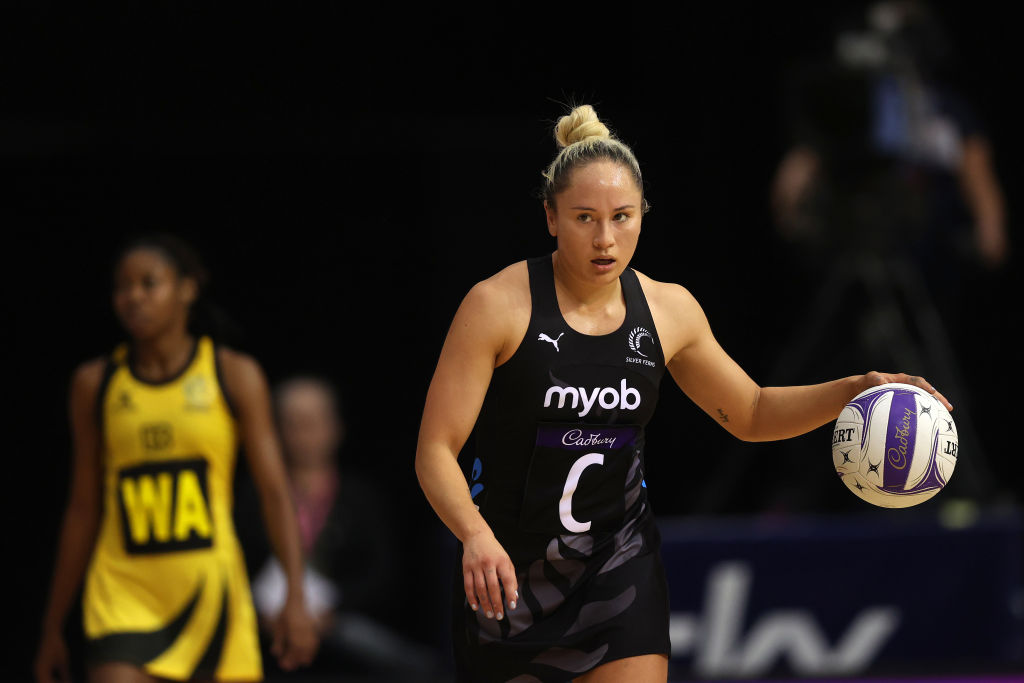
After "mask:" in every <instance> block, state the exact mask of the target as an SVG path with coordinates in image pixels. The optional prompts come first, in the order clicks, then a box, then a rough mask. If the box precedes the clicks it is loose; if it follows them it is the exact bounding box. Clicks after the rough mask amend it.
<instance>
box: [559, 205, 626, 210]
mask: <svg viewBox="0 0 1024 683" xmlns="http://www.w3.org/2000/svg"><path fill="white" fill-rule="evenodd" d="M569 208H570V209H574V210H577V209H578V210H581V211H597V209H592V208H590V207H589V206H571V207H569ZM635 208H636V205H634V204H623V205H622V206H617V207H615V208H614V209H612V211H622V210H623V209H635Z"/></svg>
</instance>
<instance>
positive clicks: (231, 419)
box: [35, 235, 317, 683]
mask: <svg viewBox="0 0 1024 683" xmlns="http://www.w3.org/2000/svg"><path fill="white" fill-rule="evenodd" d="M204 281H205V271H204V270H203V269H202V267H201V265H200V264H199V262H198V259H197V258H196V257H195V255H194V253H193V252H192V251H191V250H190V249H189V248H188V247H187V246H186V245H184V244H183V243H181V242H180V241H179V240H177V239H176V238H174V237H172V236H167V235H155V236H151V237H146V238H142V239H139V240H137V241H135V242H132V243H131V244H130V245H129V246H128V247H127V248H125V249H124V251H123V252H121V254H120V257H119V259H118V261H117V265H116V268H115V273H114V293H113V303H114V310H115V312H116V313H117V317H118V318H119V319H120V322H121V324H122V325H123V326H124V328H125V330H126V331H127V333H128V335H129V337H130V341H129V342H128V343H126V344H123V345H121V346H119V347H118V348H117V349H116V350H115V351H114V353H113V354H112V355H111V356H110V357H109V358H99V359H96V360H92V361H89V362H86V363H84V364H83V365H81V366H80V367H79V368H78V369H77V370H76V371H75V373H74V375H73V377H72V380H71V399H70V414H71V428H72V436H73V442H74V448H73V461H72V478H71V482H72V484H71V492H70V498H69V501H68V507H67V512H66V513H65V516H64V523H63V528H62V530H61V535H60V541H59V546H58V550H57V566H56V570H55V572H54V577H53V582H52V585H51V590H50V597H49V602H48V605H47V609H46V612H45V616H44V622H43V632H42V638H41V641H40V646H39V650H38V653H37V656H36V664H35V671H36V676H37V678H38V680H39V681H41V682H49V681H54V680H69V678H68V669H69V667H68V655H67V648H66V646H65V643H64V639H63V637H62V635H61V633H62V626H63V622H64V619H65V617H66V615H67V612H68V609H69V607H70V603H71V601H72V599H73V596H74V595H75V593H76V591H77V589H78V586H79V584H80V581H81V580H82V576H83V573H84V574H85V590H84V597H83V614H84V627H85V638H86V643H85V647H86V668H87V670H88V676H89V680H91V681H95V682H98V683H121V682H125V683H129V682H131V683H135V682H143V681H154V680H157V679H171V680H232V681H235V680H237V681H249V680H260V679H261V678H262V675H263V674H262V666H261V661H260V651H259V643H258V640H257V630H256V618H255V613H254V610H253V606H252V599H251V595H250V592H249V582H248V578H247V577H246V573H245V565H244V562H243V558H242V554H241V548H240V546H239V544H238V541H237V539H236V536H235V532H234V528H233V523H232V517H231V505H232V502H231V494H232V477H233V473H234V465H235V452H236V449H237V446H238V445H239V444H242V445H244V450H245V453H246V456H247V460H248V464H249V467H250V470H251V472H252V476H253V478H254V479H255V482H256V484H257V487H258V489H259V491H260V497H261V502H262V508H263V516H264V519H265V521H266V524H267V529H268V532H269V536H270V539H271V542H272V543H273V545H274V548H275V550H276V553H277V555H278V557H279V558H280V560H281V564H282V565H283V566H284V568H285V570H286V572H287V575H288V579H289V588H290V590H289V594H288V599H287V602H286V604H285V606H284V609H283V610H282V611H281V614H280V616H279V618H278V621H277V625H276V630H275V633H274V642H273V646H272V651H273V652H274V653H275V654H276V655H277V657H278V658H279V660H280V664H281V666H282V667H283V668H285V669H290V668H294V667H296V666H299V665H302V664H305V663H307V662H308V661H309V660H310V659H311V658H312V656H313V654H314V652H315V650H316V646H317V636H316V631H315V628H314V626H313V622H312V620H311V618H310V617H309V615H308V614H307V612H306V608H305V605H304V601H303V595H302V557H301V550H300V545H299V536H298V526H297V524H296V520H295V513H294V509H293V506H292V502H291V498H290V494H289V489H288V484H287V480H286V477H285V473H284V467H283V464H282V460H281V455H280V452H279V447H278V442H277V438H276V436H275V434H274V430H273V426H272V425H273V422H272V420H271V413H270V400H269V393H268V390H267V383H266V381H265V379H264V376H263V372H262V370H261V369H260V366H259V365H258V364H257V363H256V361H255V360H253V359H252V358H250V357H249V356H246V355H244V354H241V353H238V352H236V351H232V350H231V349H228V348H224V347H222V346H218V345H215V344H214V343H213V341H212V340H211V338H210V337H208V336H196V335H194V334H192V333H191V332H190V330H189V320H190V311H191V310H192V308H193V305H194V304H195V303H196V301H197V299H198V297H199V295H200V290H201V288H202V286H203V284H204Z"/></svg>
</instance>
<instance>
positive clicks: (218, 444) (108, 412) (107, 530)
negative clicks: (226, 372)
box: [83, 337, 262, 680]
mask: <svg viewBox="0 0 1024 683" xmlns="http://www.w3.org/2000/svg"><path fill="white" fill-rule="evenodd" d="M98 401H99V404H98V411H99V419H100V423H101V424H100V426H101V434H102V437H101V438H102V459H103V471H104V472H103V502H104V506H103V517H102V520H101V522H100V529H99V535H98V538H97V542H96V547H95V551H94V552H93V555H92V559H91V562H90V565H89V570H88V574H87V577H86V581H85V592H84V598H83V612H84V619H85V634H86V636H87V638H88V657H89V658H90V659H91V660H92V661H94V662H102V661H111V660H116V661H126V662H130V663H133V664H136V665H138V666H140V667H142V668H144V669H145V670H146V671H147V672H149V673H151V674H153V675H155V676H160V677H166V678H170V679H176V680H184V679H188V678H191V677H193V676H198V675H203V676H216V677H217V678H230V679H232V680H234V679H238V680H258V679H260V678H261V676H262V671H261V663H260V652H259V643H258V640H257V632H256V619H255V612H254V610H253V607H252V599H251V596H250V591H249V582H248V578H247V576H246V572H245V564H244V560H243V557H242V553H241V547H240V546H239V544H238V541H237V539H236V536H235V530H234V524H233V521H232V515H231V508H232V480H233V475H234V467H235V454H236V451H237V446H238V437H237V433H236V425H235V419H234V416H233V414H232V411H231V408H230V406H229V404H228V399H227V397H226V395H225V393H224V391H223V389H222V386H221V382H220V378H219V373H218V369H217V358H216V348H215V347H214V344H213V342H212V341H211V340H210V339H209V338H208V337H202V338H200V339H198V340H197V341H196V344H195V348H194V351H193V354H192V358H191V359H190V361H189V362H188V363H187V365H186V366H185V368H184V369H183V370H182V371H181V373H179V374H178V375H177V376H176V377H173V378H171V379H169V380H167V381H165V382H160V383H154V382H149V381H146V380H144V379H141V378H139V377H136V376H135V374H134V373H133V372H132V367H131V354H130V352H129V348H128V347H127V346H126V345H122V346H120V347H118V348H117V349H116V350H115V351H114V353H113V355H112V356H111V359H110V361H109V363H108V366H107V374H106V377H105V380H104V385H103V387H102V388H101V389H100V392H99V397H98Z"/></svg>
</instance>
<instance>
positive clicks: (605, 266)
mask: <svg viewBox="0 0 1024 683" xmlns="http://www.w3.org/2000/svg"><path fill="white" fill-rule="evenodd" d="M590 262H591V263H593V264H594V265H595V266H597V269H598V271H600V272H602V273H603V272H606V271H609V270H611V269H612V268H614V267H615V259H613V258H595V259H590Z"/></svg>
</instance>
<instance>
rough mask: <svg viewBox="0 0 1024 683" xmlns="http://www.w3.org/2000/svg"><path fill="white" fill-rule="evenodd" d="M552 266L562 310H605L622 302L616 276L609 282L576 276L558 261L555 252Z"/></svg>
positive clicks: (620, 289) (556, 291)
mask: <svg viewBox="0 0 1024 683" xmlns="http://www.w3.org/2000/svg"><path fill="white" fill-rule="evenodd" d="M552 268H553V270H554V273H555V294H556V296H557V297H558V305H559V307H560V308H561V309H562V310H573V311H580V312H587V311H605V310H607V309H608V308H614V307H617V306H618V305H619V304H620V303H621V302H622V287H621V285H620V283H619V279H618V278H615V279H613V280H611V281H609V282H593V281H588V280H584V279H583V278H579V277H576V276H575V275H574V274H573V273H572V272H571V271H570V270H569V269H568V268H565V267H563V266H562V265H561V264H560V263H559V261H558V257H557V254H556V255H555V258H554V259H553V261H552Z"/></svg>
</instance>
